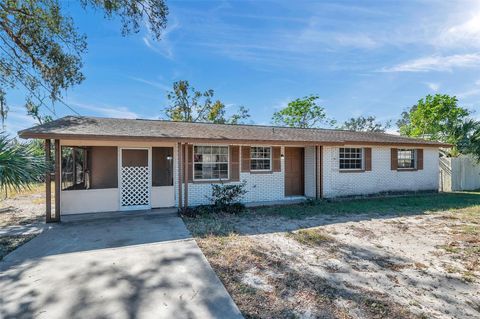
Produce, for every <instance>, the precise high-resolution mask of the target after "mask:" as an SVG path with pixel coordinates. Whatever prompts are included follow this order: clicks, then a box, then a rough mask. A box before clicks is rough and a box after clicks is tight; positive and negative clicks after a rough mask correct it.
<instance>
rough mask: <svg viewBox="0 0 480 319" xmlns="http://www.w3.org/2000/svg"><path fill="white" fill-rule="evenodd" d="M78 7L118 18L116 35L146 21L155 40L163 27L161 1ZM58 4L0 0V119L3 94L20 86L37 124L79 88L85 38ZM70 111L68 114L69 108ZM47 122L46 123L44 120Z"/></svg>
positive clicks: (90, 0) (96, 1)
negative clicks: (119, 29) (66, 92)
mask: <svg viewBox="0 0 480 319" xmlns="http://www.w3.org/2000/svg"><path fill="white" fill-rule="evenodd" d="M79 1H80V3H81V4H82V6H83V7H84V8H93V9H100V10H103V11H104V13H105V16H106V17H107V18H113V17H119V18H120V20H121V21H122V34H123V35H126V34H129V33H132V32H138V31H139V30H140V27H141V25H142V24H144V23H146V24H147V27H148V28H149V30H150V31H151V34H152V35H153V37H155V38H156V39H160V36H161V33H162V30H163V29H164V28H165V26H166V23H167V14H168V8H167V6H166V4H165V1H164V0H108V1H105V0H79ZM63 4H64V2H63V1H59V0H0V117H1V119H2V121H3V120H5V118H6V116H7V113H8V104H7V99H6V93H7V91H8V90H11V89H14V88H23V89H25V90H26V91H27V92H28V94H27V95H26V101H25V106H26V108H27V111H28V114H30V115H33V116H34V117H35V118H36V119H38V120H39V121H40V122H41V121H42V120H44V118H42V117H41V115H40V106H42V107H43V112H46V111H47V110H46V109H48V110H49V112H50V114H55V109H54V108H53V105H54V102H56V101H59V100H61V97H62V92H63V91H64V90H66V89H68V88H70V87H71V86H74V85H77V84H80V83H81V82H82V81H83V80H84V79H85V76H84V75H83V73H82V66H83V61H82V55H83V54H84V53H85V52H86V50H87V42H86V36H85V35H84V34H82V33H80V32H79V31H78V30H77V28H76V27H75V25H74V23H73V20H72V18H71V17H69V16H67V15H66V14H65V13H64V10H63V9H62V5H63ZM72 111H74V110H73V109H72ZM47 120H48V119H47Z"/></svg>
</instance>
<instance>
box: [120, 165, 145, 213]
mask: <svg viewBox="0 0 480 319" xmlns="http://www.w3.org/2000/svg"><path fill="white" fill-rule="evenodd" d="M148 177H149V174H148V166H146V167H145V166H126V167H122V206H144V205H149V204H150V189H149V184H150V183H149V178H148Z"/></svg>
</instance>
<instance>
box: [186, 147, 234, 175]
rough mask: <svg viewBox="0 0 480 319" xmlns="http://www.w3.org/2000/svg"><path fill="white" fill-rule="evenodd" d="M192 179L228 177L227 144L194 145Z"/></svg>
mask: <svg viewBox="0 0 480 319" xmlns="http://www.w3.org/2000/svg"><path fill="white" fill-rule="evenodd" d="M193 179H194V180H215V179H228V146H194V148H193Z"/></svg>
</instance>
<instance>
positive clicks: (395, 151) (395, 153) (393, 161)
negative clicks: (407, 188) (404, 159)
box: [390, 148, 398, 171]
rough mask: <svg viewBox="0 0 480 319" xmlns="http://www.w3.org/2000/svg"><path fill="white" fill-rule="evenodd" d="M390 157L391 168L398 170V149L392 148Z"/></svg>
mask: <svg viewBox="0 0 480 319" xmlns="http://www.w3.org/2000/svg"><path fill="white" fill-rule="evenodd" d="M390 157H391V158H390V163H391V169H392V171H396V170H397V169H398V149H396V148H392V149H391V156H390Z"/></svg>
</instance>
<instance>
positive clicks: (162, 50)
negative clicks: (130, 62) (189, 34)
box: [142, 19, 180, 60]
mask: <svg viewBox="0 0 480 319" xmlns="http://www.w3.org/2000/svg"><path fill="white" fill-rule="evenodd" d="M179 27H180V24H179V23H178V21H177V20H176V19H173V21H171V22H169V24H168V26H167V27H166V28H165V30H164V31H163V33H162V38H161V39H160V40H156V41H152V40H151V39H153V37H152V33H151V31H149V32H148V33H147V35H145V36H143V37H142V40H143V43H144V44H145V45H146V46H147V48H149V49H150V50H152V51H154V52H156V53H159V54H161V55H163V56H164V57H166V58H168V59H171V60H172V59H173V58H174V53H173V44H172V43H171V41H170V38H169V35H170V34H171V33H172V32H173V31H174V30H176V29H178V28H179ZM147 30H150V29H149V28H147Z"/></svg>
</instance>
